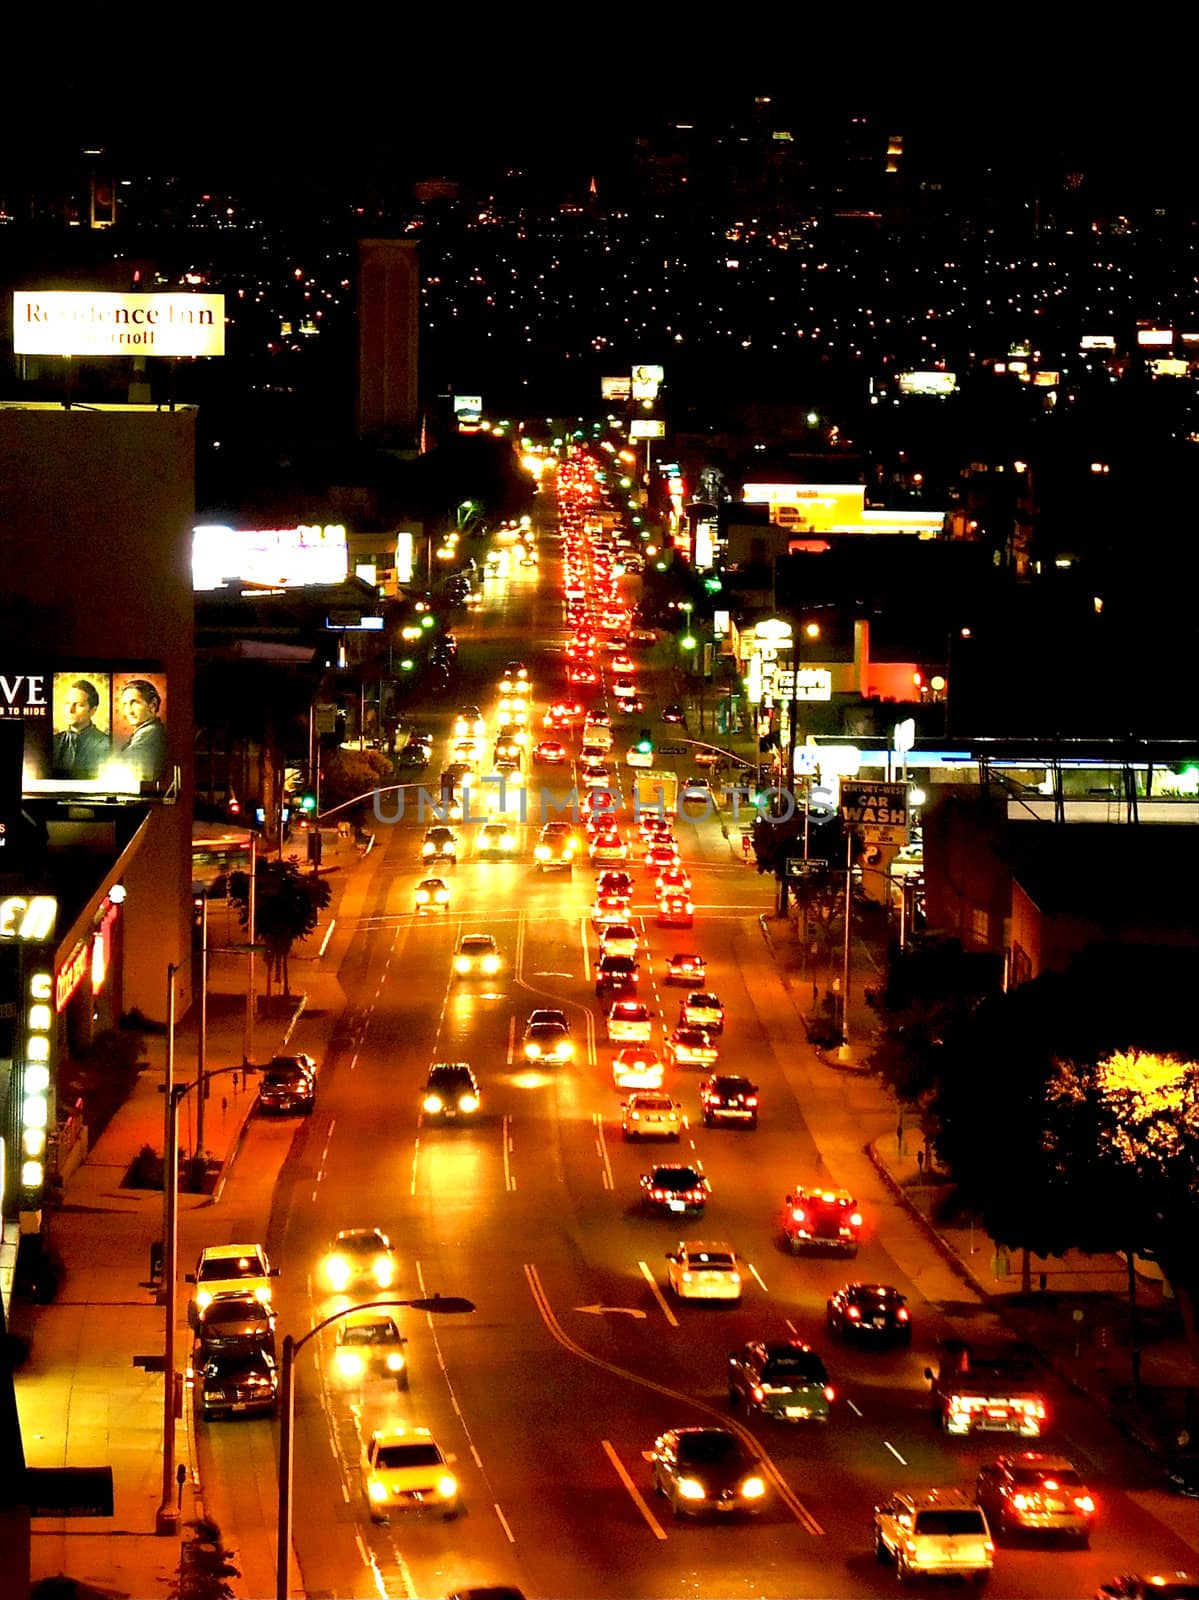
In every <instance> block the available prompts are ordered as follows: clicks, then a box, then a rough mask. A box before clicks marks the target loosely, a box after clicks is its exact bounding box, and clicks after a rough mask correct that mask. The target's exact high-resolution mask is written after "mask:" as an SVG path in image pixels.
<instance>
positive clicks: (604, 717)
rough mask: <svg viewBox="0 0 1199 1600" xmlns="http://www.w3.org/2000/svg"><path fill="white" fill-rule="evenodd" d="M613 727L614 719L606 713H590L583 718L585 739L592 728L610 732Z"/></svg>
mask: <svg viewBox="0 0 1199 1600" xmlns="http://www.w3.org/2000/svg"><path fill="white" fill-rule="evenodd" d="M611 727H612V718H611V717H610V716H609V715H608V713H607V712H606V711H589V712H588V713H587V715H586V716H585V717H584V718H583V733H584V737H585V736H586V734H587V733H588V731H589V730H590V729H592V728H608V729H609V730H610V729H611Z"/></svg>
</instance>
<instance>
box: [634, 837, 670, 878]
mask: <svg viewBox="0 0 1199 1600" xmlns="http://www.w3.org/2000/svg"><path fill="white" fill-rule="evenodd" d="M641 859H642V860H643V861H644V862H645V865H646V869H647V871H650V872H658V871H661V870H662V868H664V867H673V866H674V864H675V862H676V861H677V860H678V859H679V847H678V845H677V844H676V843H675V841H674V840H673V838H671V839H667V838H665V837H664V836H663V835H661V834H659V835H657V836H656V837H654V838H652V839H648V840H647V841H646V842H645V844H644V845H643V846H642V850H641Z"/></svg>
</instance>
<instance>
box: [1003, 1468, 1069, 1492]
mask: <svg viewBox="0 0 1199 1600" xmlns="http://www.w3.org/2000/svg"><path fill="white" fill-rule="evenodd" d="M1012 1482H1013V1483H1016V1484H1018V1485H1019V1486H1020V1488H1022V1489H1040V1488H1041V1487H1042V1486H1043V1485H1044V1484H1045V1483H1046V1482H1049V1483H1056V1484H1060V1485H1061V1486H1062V1487H1063V1488H1070V1489H1078V1488H1081V1487H1082V1479H1081V1478H1080V1477H1079V1476H1078V1473H1077V1472H1076V1471H1075V1470H1074V1468H1073V1467H1062V1468H1061V1469H1060V1470H1059V1469H1058V1468H1055V1467H1016V1468H1015V1470H1014V1471H1013V1472H1012Z"/></svg>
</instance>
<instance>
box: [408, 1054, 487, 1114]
mask: <svg viewBox="0 0 1199 1600" xmlns="http://www.w3.org/2000/svg"><path fill="white" fill-rule="evenodd" d="M481 1104H482V1098H481V1096H480V1094H479V1083H478V1079H477V1078H476V1077H475V1075H474V1073H473V1072H472V1071H471V1069H470V1066H469V1065H468V1064H467V1063H466V1062H465V1061H435V1062H434V1063H433V1065H432V1066H431V1067H430V1068H429V1075H428V1077H427V1078H426V1079H425V1092H424V1096H423V1098H422V1099H421V1110H422V1111H423V1112H424V1114H425V1116H426V1117H440V1118H441V1119H442V1121H443V1122H444V1121H447V1120H449V1119H451V1118H454V1117H468V1118H469V1117H473V1116H474V1115H475V1114H476V1112H477V1111H478V1109H479V1106H480V1105H481Z"/></svg>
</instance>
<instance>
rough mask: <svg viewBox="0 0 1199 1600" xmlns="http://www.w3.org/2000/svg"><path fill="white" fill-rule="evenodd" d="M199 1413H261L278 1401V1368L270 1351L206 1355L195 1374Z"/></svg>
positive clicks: (207, 1415) (209, 1417)
mask: <svg viewBox="0 0 1199 1600" xmlns="http://www.w3.org/2000/svg"><path fill="white" fill-rule="evenodd" d="M196 1384H197V1387H198V1388H199V1391H200V1414H201V1416H202V1417H203V1418H204V1420H205V1422H210V1421H211V1420H212V1418H213V1417H233V1416H261V1415H263V1414H264V1413H265V1414H268V1415H269V1414H271V1413H273V1412H274V1411H275V1410H276V1409H277V1407H278V1404H279V1369H278V1368H277V1367H276V1365H275V1358H274V1356H273V1355H272V1354H271V1352H270V1351H269V1350H264V1349H259V1350H245V1351H243V1352H242V1353H241V1354H239V1355H219V1356H209V1357H208V1359H207V1360H206V1361H205V1362H204V1364H203V1366H202V1367H200V1368H199V1370H198V1371H197V1374H196Z"/></svg>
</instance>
